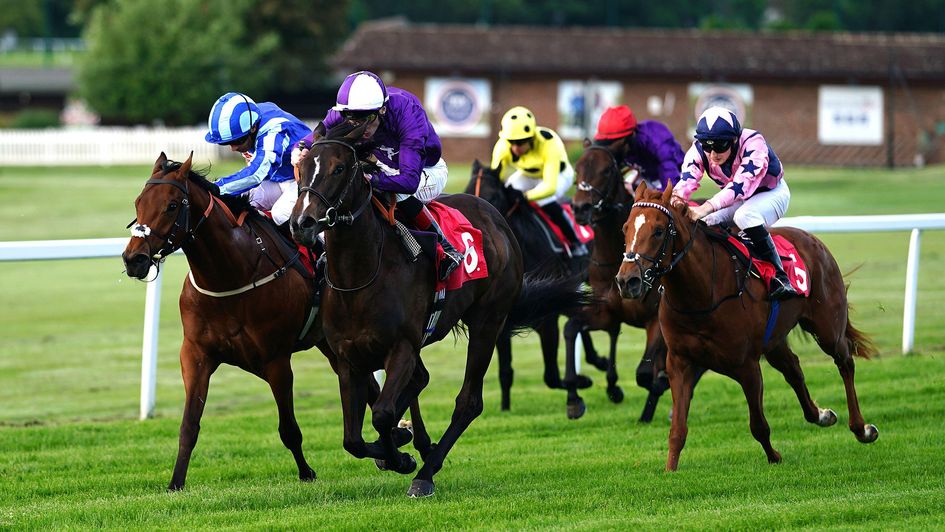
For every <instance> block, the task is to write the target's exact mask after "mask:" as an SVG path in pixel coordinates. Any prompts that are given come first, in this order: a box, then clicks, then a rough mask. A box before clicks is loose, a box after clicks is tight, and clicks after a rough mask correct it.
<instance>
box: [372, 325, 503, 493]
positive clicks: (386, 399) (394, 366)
mask: <svg viewBox="0 0 945 532" xmlns="http://www.w3.org/2000/svg"><path fill="white" fill-rule="evenodd" d="M490 354H491V353H490ZM418 359H419V356H418V353H416V352H415V351H414V348H413V346H411V345H410V344H409V343H408V342H407V341H406V340H400V341H399V342H398V343H397V344H396V345H394V346H392V347H391V350H390V353H389V354H388V356H387V359H386V360H385V368H384V369H385V371H386V373H387V379H386V380H385V381H384V387H383V388H381V394H380V395H379V396H378V398H377V401H376V402H375V403H374V405H373V406H372V408H371V424H372V425H373V426H374V430H376V431H377V434H378V443H379V444H380V445H381V447H382V448H383V450H384V458H383V459H384V463H383V464H378V467H383V468H384V469H388V470H391V471H395V472H397V473H401V474H408V473H412V472H413V471H414V470H415V469H416V467H417V462H416V461H415V460H414V459H413V457H411V456H410V455H409V454H407V453H402V452H400V451H398V450H397V445H396V443H395V442H394V439H393V437H392V432H393V430H394V429H395V428H397V424H398V422H399V421H400V416H401V414H402V413H403V412H404V411H405V410H406V409H407V406H408V405H409V404H410V403H411V402H413V400H414V398H415V397H416V395H413V396H410V394H409V393H408V395H407V397H408V399H407V400H406V401H403V400H402V399H401V397H402V396H404V391H405V390H406V389H407V388H408V387H409V386H410V383H411V381H412V380H413V378H414V371H415V369H416V362H417V360H418ZM416 393H419V391H417V392H416Z"/></svg>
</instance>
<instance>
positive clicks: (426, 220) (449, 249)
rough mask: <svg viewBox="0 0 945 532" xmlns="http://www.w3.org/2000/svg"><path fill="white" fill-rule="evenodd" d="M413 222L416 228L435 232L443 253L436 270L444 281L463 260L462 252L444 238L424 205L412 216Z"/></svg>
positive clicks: (438, 225)
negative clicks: (438, 268) (438, 267)
mask: <svg viewBox="0 0 945 532" xmlns="http://www.w3.org/2000/svg"><path fill="white" fill-rule="evenodd" d="M414 224H416V227H417V229H419V230H421V231H432V232H434V233H436V236H437V238H438V239H439V241H440V245H441V246H443V252H444V254H445V256H444V257H443V260H441V261H440V270H439V271H438V272H437V277H438V278H439V279H440V280H441V281H445V280H446V278H447V277H449V276H450V274H451V273H453V270H455V269H456V268H457V267H459V265H460V264H461V263H462V262H463V254H462V253H460V252H459V251H456V248H454V247H453V244H451V243H450V241H449V240H448V239H447V238H446V235H445V234H443V230H442V229H440V224H438V223H436V219H435V218H433V215H432V214H431V213H430V210H429V209H427V206H426V205H423V206H422V208H421V209H420V213H419V214H417V216H416V218H414Z"/></svg>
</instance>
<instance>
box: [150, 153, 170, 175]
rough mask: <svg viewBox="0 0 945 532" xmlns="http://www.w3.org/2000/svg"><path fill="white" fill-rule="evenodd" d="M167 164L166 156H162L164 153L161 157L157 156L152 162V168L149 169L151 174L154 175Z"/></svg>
mask: <svg viewBox="0 0 945 532" xmlns="http://www.w3.org/2000/svg"><path fill="white" fill-rule="evenodd" d="M166 162H167V155H164V152H163V151H162V152H161V155H158V158H157V160H156V161H154V168H152V169H151V174H152V175H153V174H156V173H158V172H160V171H161V169H162V168H164V163H166Z"/></svg>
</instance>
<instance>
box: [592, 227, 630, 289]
mask: <svg viewBox="0 0 945 532" xmlns="http://www.w3.org/2000/svg"><path fill="white" fill-rule="evenodd" d="M623 222H624V220H621V217H620V216H619V215H618V214H617V213H614V214H613V215H609V216H607V218H605V219H604V220H602V221H601V223H598V224H595V225H594V249H593V250H592V252H591V258H592V259H593V260H594V262H592V263H591V264H592V265H595V263H596V265H597V267H598V268H605V269H607V271H608V272H609V271H611V270H613V274H614V275H616V273H617V270H618V269H619V268H620V260H621V257H622V256H623V251H624V247H626V241H625V240H624V235H623V229H622V228H623ZM610 277H613V275H611V276H610Z"/></svg>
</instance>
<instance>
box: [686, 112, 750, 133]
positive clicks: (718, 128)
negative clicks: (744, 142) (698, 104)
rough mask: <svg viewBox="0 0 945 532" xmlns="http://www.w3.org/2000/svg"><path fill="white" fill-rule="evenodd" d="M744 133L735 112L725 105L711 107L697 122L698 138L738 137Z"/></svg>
mask: <svg viewBox="0 0 945 532" xmlns="http://www.w3.org/2000/svg"><path fill="white" fill-rule="evenodd" d="M741 134H742V124H741V123H740V122H739V121H738V117H737V116H735V113H733V112H732V111H730V110H728V109H726V108H724V107H709V108H708V109H706V110H705V111H704V112H703V113H702V116H700V117H699V122H698V123H697V124H696V139H698V140H710V139H711V140H717V139H737V138H738V137H740V136H741Z"/></svg>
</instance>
